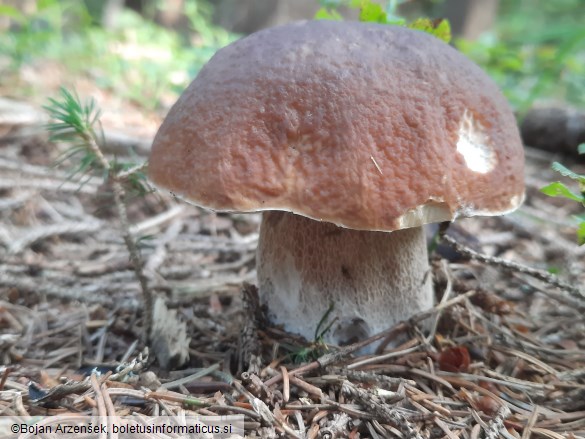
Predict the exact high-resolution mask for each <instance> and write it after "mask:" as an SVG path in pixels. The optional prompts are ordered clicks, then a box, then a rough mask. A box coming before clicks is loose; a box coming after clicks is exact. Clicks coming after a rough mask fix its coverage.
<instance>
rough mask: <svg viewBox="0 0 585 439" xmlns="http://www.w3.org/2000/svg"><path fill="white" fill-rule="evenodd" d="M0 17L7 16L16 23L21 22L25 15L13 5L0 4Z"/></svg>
mask: <svg viewBox="0 0 585 439" xmlns="http://www.w3.org/2000/svg"><path fill="white" fill-rule="evenodd" d="M0 17H8V18H11V19H12V20H14V21H17V22H18V23H21V24H22V23H23V22H24V21H25V19H26V17H25V15H24V14H23V13H22V12H20V11H19V10H18V9H16V8H15V7H14V6H9V5H0Z"/></svg>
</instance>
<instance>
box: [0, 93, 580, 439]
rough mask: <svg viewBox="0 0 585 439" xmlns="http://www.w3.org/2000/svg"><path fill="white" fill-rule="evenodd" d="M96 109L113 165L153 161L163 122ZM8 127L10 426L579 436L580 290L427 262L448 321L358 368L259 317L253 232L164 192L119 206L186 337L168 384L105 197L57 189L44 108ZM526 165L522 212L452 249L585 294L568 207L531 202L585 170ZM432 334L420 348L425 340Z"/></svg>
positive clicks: (6, 382) (68, 186)
mask: <svg viewBox="0 0 585 439" xmlns="http://www.w3.org/2000/svg"><path fill="white" fill-rule="evenodd" d="M102 98H103V100H102V101H101V102H100V106H101V107H102V108H103V109H104V117H103V123H104V128H105V131H106V139H110V140H109V141H108V145H109V146H107V147H106V152H107V154H108V155H114V154H115V155H116V156H118V157H122V156H132V154H135V155H134V156H133V157H132V158H133V160H135V161H136V160H138V161H142V160H146V158H147V153H148V146H149V143H150V138H151V137H152V136H153V135H154V132H155V130H156V127H157V125H158V123H159V122H160V118H159V117H157V116H156V115H147V116H141V115H139V114H140V113H139V112H138V111H137V110H136V109H135V108H132V107H126V106H124V104H121V103H119V102H116V101H115V100H113V98H111V99H110V100H108V99H109V97H108V96H102ZM9 105H12V104H9ZM12 108H16V106H14V107H12ZM17 113H18V114H22V115H23V116H22V118H20V119H17V118H13V119H12V120H10V118H3V119H0V413H2V414H3V415H10V416H28V415H50V416H53V415H64V414H68V415H69V414H83V413H96V412H98V413H99V414H100V415H104V414H109V415H113V414H116V415H122V414H129V413H142V414H145V415H157V414H167V415H169V416H175V417H179V416H184V415H186V414H187V415H188V414H194V413H196V414H199V415H211V414H218V415H226V414H240V415H243V416H244V419H245V431H246V435H247V436H249V437H276V436H277V435H284V436H287V437H309V438H317V437H323V438H328V437H329V438H333V437H351V438H357V437H372V438H375V437H402V438H411V437H412V438H421V437H448V438H455V437H463V438H477V437H490V438H491V437H493V438H495V437H515V438H520V437H522V438H529V437H531V435H532V437H545V438H562V437H579V436H581V437H585V337H584V334H585V317H584V316H585V298H584V297H583V296H582V295H581V296H580V295H579V293H578V292H575V291H571V290H570V288H569V289H563V288H557V287H555V286H553V285H551V284H549V283H547V282H544V281H541V280H538V279H537V278H535V277H533V276H530V275H527V274H525V273H522V272H521V271H516V270H506V269H504V268H502V267H501V266H499V265H497V264H492V263H486V262H478V261H473V260H469V259H468V258H465V257H459V258H451V260H447V259H442V258H441V256H440V254H434V255H433V257H432V258H433V260H432V262H433V272H434V283H435V288H436V293H437V301H438V302H437V303H439V305H437V306H436V307H435V308H434V309H433V310H432V311H431V312H429V313H426V314H425V315H422V316H417V318H416V319H412V320H411V321H409V322H404V323H401V324H399V325H398V326H396V327H395V328H393V329H391V328H389V331H388V332H387V333H386V335H389V336H392V335H396V334H398V333H403V334H404V335H406V337H405V339H406V340H408V341H407V342H405V343H404V344H402V345H401V346H398V347H396V348H392V349H390V348H388V349H387V350H384V351H380V352H377V353H376V354H375V355H367V356H365V355H359V354H357V353H356V352H358V349H357V346H350V347H345V348H343V349H341V350H338V349H336V348H333V347H329V348H328V347H326V346H323V345H322V344H319V343H310V342H304V341H302V340H299V339H298V338H297V337H295V336H293V335H289V334H285V333H283V332H282V331H281V330H279V329H278V328H275V327H271V326H270V325H268V324H267V323H266V322H265V321H263V319H262V316H261V315H259V313H258V312H257V311H258V310H257V307H256V306H255V302H254V298H255V296H254V293H255V291H254V288H253V286H250V285H249V284H253V283H254V282H255V259H254V254H255V248H256V244H257V239H258V225H259V216H258V215H228V214H215V213H212V212H208V211H205V210H202V209H199V208H196V207H193V206H189V205H186V204H183V203H180V202H177V201H175V200H174V199H172V198H171V197H169V196H167V195H166V194H162V193H159V192H155V193H152V194H149V195H147V196H146V197H143V198H139V199H133V200H130V201H129V202H128V213H129V217H130V223H131V228H132V232H133V233H134V234H135V236H147V237H148V239H146V238H145V239H142V240H141V241H140V248H141V254H142V256H143V258H144V261H145V265H144V269H145V272H146V274H147V278H148V282H149V286H150V288H151V289H152V290H153V291H155V292H156V293H157V294H159V295H160V296H162V297H164V298H165V302H166V307H167V308H168V312H169V313H170V314H167V315H169V316H170V317H169V318H172V319H176V320H177V321H178V322H183V323H180V324H181V325H183V326H182V328H183V329H184V330H186V336H187V337H188V340H187V347H186V349H187V353H188V358H189V359H188V361H187V362H186V363H185V364H183V365H181V367H180V368H177V367H173V365H172V363H171V364H170V367H169V369H170V370H164V369H163V368H161V367H160V363H159V362H158V361H157V360H156V358H155V357H156V355H155V354H153V352H152V350H151V351H150V352H148V350H145V347H146V346H145V344H144V343H143V341H142V338H141V337H142V329H143V322H144V320H143V297H142V294H141V290H140V285H139V283H138V281H137V279H136V277H135V275H134V272H133V270H132V266H131V263H130V260H129V256H128V252H127V250H126V247H125V245H124V241H123V238H122V235H121V233H120V228H119V223H118V221H117V219H116V218H117V217H116V215H115V210H114V209H113V207H112V201H111V196H109V195H108V187H107V185H105V184H104V183H103V181H101V180H100V179H98V178H93V177H92V178H90V179H88V180H87V181H85V183H84V184H83V185H80V184H79V183H78V182H76V181H70V180H68V172H67V170H66V169H63V168H60V167H53V163H54V161H55V160H56V159H57V158H58V156H59V154H60V153H61V152H63V145H55V144H53V143H51V142H49V141H48V135H47V133H46V132H45V130H44V128H43V123H44V122H45V121H46V120H45V116H43V115H42V111H41V110H39V109H38V107H35V106H34V105H32V106H30V105H29V104H24V105H23V106H22V107H21V108H20V109H19V110H18V111H16V110H15V111H14V112H13V113H12V114H17ZM108 135H109V137H108ZM131 151H134V152H131ZM526 151H527V170H526V184H527V196H526V201H525V203H524V205H523V206H522V207H521V208H520V209H519V210H518V211H517V212H515V213H512V214H510V215H507V216H504V217H495V218H474V219H466V220H462V221H460V222H459V223H458V225H457V228H456V229H455V230H454V232H453V233H454V235H453V236H456V237H457V239H458V240H459V241H460V242H461V243H463V244H467V245H470V246H471V247H473V248H475V249H477V250H479V251H481V252H482V253H485V254H487V255H490V256H497V257H500V258H504V259H506V260H510V261H515V262H517V263H520V264H523V265H526V266H529V267H533V268H537V269H541V270H543V271H545V272H546V271H548V272H555V273H557V274H558V276H559V277H560V278H561V279H563V281H564V282H566V283H567V284H569V285H571V286H581V288H582V286H583V285H585V257H584V256H585V247H579V246H578V245H577V244H576V238H575V222H574V221H572V219H571V215H572V214H575V213H576V212H577V211H578V210H577V208H578V206H573V205H572V204H571V203H568V202H566V201H564V200H560V199H552V198H548V197H546V196H544V195H543V194H541V193H540V192H539V189H540V188H541V187H543V186H545V185H546V184H548V183H550V182H551V181H555V180H557V179H558V176H557V175H555V174H554V173H553V172H552V171H550V165H551V163H552V162H553V161H554V160H559V161H563V162H564V164H566V165H569V166H573V168H574V170H575V171H579V170H580V171H584V167H583V165H582V164H581V165H579V164H578V163H571V159H569V158H562V157H555V156H554V155H552V154H551V153H547V152H542V151H539V150H534V149H531V148H527V149H526ZM573 204H574V203H573ZM448 233H449V232H448ZM243 291H244V292H245V294H244V295H243ZM425 319H428V321H430V322H431V325H430V326H431V327H432V328H433V332H432V334H431V337H426V336H425V335H424V334H422V333H421V331H420V330H418V329H417V324H421V323H423V324H424V320H425ZM426 326H428V325H426ZM189 339H190V340H189ZM3 437H4V436H3ZM6 437H9V436H6ZM15 437H16V436H15Z"/></svg>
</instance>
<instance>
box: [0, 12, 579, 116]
mask: <svg viewBox="0 0 585 439" xmlns="http://www.w3.org/2000/svg"><path fill="white" fill-rule="evenodd" d="M289 1H292V0H289ZM315 1H316V2H317V1H318V2H319V4H320V5H321V6H322V9H321V10H320V11H319V12H318V14H317V18H326V19H339V18H341V15H340V14H339V13H338V12H337V8H338V7H340V6H349V7H353V8H358V9H360V16H361V19H362V20H366V21H375V22H383V23H390V24H404V23H405V19H404V17H403V16H402V15H401V10H402V9H401V6H402V4H404V3H408V2H407V1H406V0H315ZM420 2H421V3H425V2H426V3H428V4H429V5H431V9H432V11H434V12H435V13H436V14H437V16H440V10H441V3H442V2H441V0H420ZM34 3H35V7H34V8H33V10H34V11H35V12H33V13H28V14H23V13H21V12H19V9H17V8H15V7H11V6H8V5H5V4H0V20H1V19H3V18H4V19H7V18H8V19H10V20H11V23H12V25H11V26H10V28H9V29H7V30H6V29H4V30H1V32H2V35H1V37H0V58H2V59H0V81H2V80H3V77H4V78H5V77H6V76H7V75H4V74H3V71H2V70H3V69H4V70H6V69H12V71H14V70H15V69H18V68H19V67H21V66H24V65H30V64H34V63H35V61H36V60H39V59H49V60H55V61H57V62H59V63H61V64H62V65H64V66H65V67H66V69H67V70H68V71H70V72H71V73H73V74H79V73H84V74H87V75H89V76H90V77H91V78H92V79H94V80H95V81H96V82H97V83H98V84H99V85H101V86H103V87H107V88H109V89H112V90H113V91H114V92H115V93H116V94H118V95H119V96H122V97H125V98H128V99H131V100H134V101H136V102H138V103H140V104H142V105H144V106H146V107H148V108H153V107H155V106H156V105H157V104H158V103H159V101H160V98H161V94H162V93H168V92H169V90H170V91H171V92H173V93H175V94H176V93H179V92H180V91H181V90H183V89H184V87H185V86H186V85H187V83H188V82H189V80H190V79H192V78H193V77H194V76H195V74H196V72H197V71H198V70H199V68H200V67H201V66H202V65H203V64H204V63H205V62H206V61H207V60H208V59H209V58H210V56H211V55H212V54H213V53H214V52H215V51H216V50H217V49H218V48H220V47H222V46H224V45H226V44H228V43H229V42H230V41H232V40H234V39H235V38H236V36H235V35H233V34H230V33H228V32H226V31H225V30H223V29H221V28H219V27H217V26H214V25H212V24H211V16H212V12H213V11H212V7H211V4H210V2H209V1H208V0H186V8H185V11H184V13H185V15H186V17H187V20H188V26H189V28H190V32H189V34H187V35H186V34H185V33H182V34H181V33H177V32H176V31H173V30H169V29H165V28H163V27H161V26H158V25H157V24H155V22H154V17H155V15H156V12H157V11H159V10H161V9H162V8H163V7H164V4H165V2H164V1H163V0H148V1H145V2H143V4H146V5H149V7H147V8H145V9H144V10H143V13H142V15H140V14H138V13H136V12H134V11H132V10H130V9H127V8H125V9H123V10H122V12H121V13H120V14H119V15H118V16H117V17H116V23H115V26H114V27H113V28H111V29H104V27H103V26H101V25H100V20H99V14H100V13H101V12H100V8H103V4H104V2H103V1H102V0H34ZM404 6H407V5H404ZM431 9H429V11H430V10H431ZM583 17H585V1H583V0H555V1H554V2H551V1H549V0H501V1H500V10H499V15H498V19H497V22H496V26H495V28H494V29H493V30H492V31H491V32H488V33H486V34H484V35H483V36H482V37H481V38H480V39H479V40H477V41H474V42H469V41H463V40H457V41H455V42H454V43H455V45H456V46H457V47H458V48H459V49H460V50H462V51H463V52H464V53H466V54H467V55H468V56H470V57H471V58H472V59H474V60H475V61H476V62H477V63H478V64H480V65H481V66H482V67H484V68H485V69H486V70H487V71H488V73H489V74H490V75H491V76H492V77H493V78H494V79H495V80H496V82H497V83H498V84H499V85H500V86H501V88H502V89H503V90H504V92H505V93H506V95H507V97H508V98H509V100H510V102H511V103H512V105H513V106H514V107H515V108H516V109H517V110H518V112H519V114H522V113H523V112H524V111H525V110H526V109H528V108H529V107H530V106H531V105H532V104H533V103H534V101H536V100H539V99H554V100H559V101H567V102H570V103H573V104H576V105H581V106H583V102H584V101H585V98H584V96H585V79H584V78H585V26H583V24H582V18H583ZM418 25H421V26H423V28H424V27H427V28H428V29H427V30H430V31H431V32H437V33H438V34H439V35H438V36H439V38H443V39H446V38H447V37H446V35H447V34H446V33H445V32H444V30H445V29H441V30H439V31H437V29H435V28H436V25H434V24H433V22H424V23H423V22H419V24H418ZM418 25H415V27H417V26H418ZM442 26H444V25H442ZM417 28H418V27H417ZM423 30H424V29H423ZM441 33H443V36H441V35H440V34H441ZM6 60H8V61H6Z"/></svg>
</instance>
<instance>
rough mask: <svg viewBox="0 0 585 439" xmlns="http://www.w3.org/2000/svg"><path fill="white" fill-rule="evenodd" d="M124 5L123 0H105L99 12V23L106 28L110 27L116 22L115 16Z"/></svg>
mask: <svg viewBox="0 0 585 439" xmlns="http://www.w3.org/2000/svg"><path fill="white" fill-rule="evenodd" d="M123 7H124V0H105V1H104V3H103V9H102V13H101V23H102V26H103V27H105V28H106V29H111V28H112V27H113V26H114V25H115V24H116V17H117V16H118V14H120V12H121V11H122V8H123Z"/></svg>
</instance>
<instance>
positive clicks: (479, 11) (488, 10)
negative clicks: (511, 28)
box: [443, 0, 499, 40]
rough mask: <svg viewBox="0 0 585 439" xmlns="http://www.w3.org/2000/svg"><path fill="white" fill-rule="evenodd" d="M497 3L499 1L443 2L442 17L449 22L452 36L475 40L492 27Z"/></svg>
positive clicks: (452, 0) (462, 0) (449, 0)
mask: <svg viewBox="0 0 585 439" xmlns="http://www.w3.org/2000/svg"><path fill="white" fill-rule="evenodd" d="M498 2H499V0H445V2H444V4H443V15H444V17H445V18H447V19H448V20H449V21H450V22H451V28H452V31H453V35H457V36H459V37H463V38H465V39H466V40H475V39H477V38H478V37H479V36H480V35H481V34H482V33H484V32H486V31H489V30H490V29H491V28H492V27H493V25H494V23H495V21H496V17H497V12H498Z"/></svg>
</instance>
